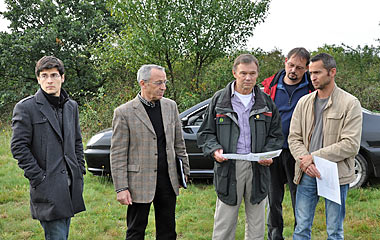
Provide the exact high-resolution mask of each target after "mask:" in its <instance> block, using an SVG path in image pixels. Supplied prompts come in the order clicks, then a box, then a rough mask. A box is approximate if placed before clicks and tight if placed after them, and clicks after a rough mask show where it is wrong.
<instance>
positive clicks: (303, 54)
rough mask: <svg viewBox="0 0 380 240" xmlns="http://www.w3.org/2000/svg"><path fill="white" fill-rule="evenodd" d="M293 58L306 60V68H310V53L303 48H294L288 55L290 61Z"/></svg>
mask: <svg viewBox="0 0 380 240" xmlns="http://www.w3.org/2000/svg"><path fill="white" fill-rule="evenodd" d="M292 56H297V57H299V58H302V59H306V66H308V65H309V63H310V53H309V51H307V50H306V49H305V48H303V47H298V48H293V49H292V50H290V52H289V53H288V59H289V58H291V57H292Z"/></svg>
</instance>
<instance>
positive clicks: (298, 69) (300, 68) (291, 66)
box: [287, 62, 305, 71]
mask: <svg viewBox="0 0 380 240" xmlns="http://www.w3.org/2000/svg"><path fill="white" fill-rule="evenodd" d="M287 65H288V67H290V68H294V67H295V68H296V70H297V71H303V70H305V68H304V67H301V66H296V65H294V64H293V63H291V62H287Z"/></svg>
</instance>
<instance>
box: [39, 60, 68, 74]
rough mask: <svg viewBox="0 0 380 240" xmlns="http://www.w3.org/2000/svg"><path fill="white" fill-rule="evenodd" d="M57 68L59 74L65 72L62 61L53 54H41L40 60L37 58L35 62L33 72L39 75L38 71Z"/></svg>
mask: <svg viewBox="0 0 380 240" xmlns="http://www.w3.org/2000/svg"><path fill="white" fill-rule="evenodd" d="M52 68H57V69H58V72H59V74H60V75H61V76H62V75H63V74H65V68H64V66H63V62H62V61H61V60H60V59H58V58H56V57H54V56H43V57H42V58H41V59H40V60H38V62H37V64H36V69H35V74H36V77H39V76H40V72H42V71H43V70H45V69H52Z"/></svg>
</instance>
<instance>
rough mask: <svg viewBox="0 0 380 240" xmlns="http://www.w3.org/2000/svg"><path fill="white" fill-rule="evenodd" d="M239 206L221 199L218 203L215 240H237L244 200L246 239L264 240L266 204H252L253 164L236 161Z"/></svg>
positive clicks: (215, 219) (215, 218) (213, 235)
mask: <svg viewBox="0 0 380 240" xmlns="http://www.w3.org/2000/svg"><path fill="white" fill-rule="evenodd" d="M236 178H237V205H236V206H230V205H227V204H225V203H223V202H222V201H220V200H219V199H217V201H216V209H215V216H214V231H213V234H212V239H213V240H235V232H236V224H237V219H238V215H239V208H240V205H241V202H242V200H243V198H244V204H245V239H246V240H256V239H260V240H262V239H264V233H265V203H266V199H264V200H263V201H261V202H260V203H259V204H251V203H250V201H249V199H250V196H251V190H252V164H251V162H248V161H240V160H239V161H236Z"/></svg>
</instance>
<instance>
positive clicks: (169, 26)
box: [102, 0, 270, 92]
mask: <svg viewBox="0 0 380 240" xmlns="http://www.w3.org/2000/svg"><path fill="white" fill-rule="evenodd" d="M269 2H270V0H261V1H251V0H239V1H237V0H193V1H189V0H144V1H135V0H113V1H110V7H111V9H112V11H113V12H114V14H115V15H116V16H117V17H118V18H119V19H120V21H123V25H124V26H125V29H124V30H123V31H122V32H121V33H120V35H118V36H116V37H115V35H112V36H110V38H111V39H112V41H110V43H108V47H105V46H102V49H106V48H107V49H109V50H110V51H111V52H112V51H113V49H117V51H118V53H117V55H119V56H120V52H119V51H121V52H124V53H125V55H124V56H125V58H124V60H125V61H126V63H125V64H126V65H131V66H137V65H139V64H141V63H148V62H150V63H152V62H154V63H158V64H161V65H164V66H166V67H167V70H168V75H169V78H170V79H171V82H172V83H173V84H174V87H176V76H178V74H177V73H176V68H180V69H177V72H178V71H179V70H180V71H184V72H189V74H188V76H189V78H190V79H194V80H195V86H194V87H195V88H198V86H199V82H200V81H201V73H202V69H203V68H204V67H205V66H207V65H208V64H210V63H211V62H213V61H214V60H215V59H216V58H217V57H220V56H223V55H224V54H225V53H227V52H231V51H235V50H236V48H238V47H242V46H244V45H245V44H246V42H247V39H248V38H249V37H251V36H252V35H253V30H254V28H255V27H256V25H257V24H259V23H260V22H262V21H263V20H264V19H265V17H266V14H267V11H268V7H269ZM110 46H111V47H110ZM120 59H121V58H120ZM187 80H188V78H187ZM177 84H179V81H178V83H177ZM182 84H183V82H181V86H182ZM175 92H177V91H175Z"/></svg>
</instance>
